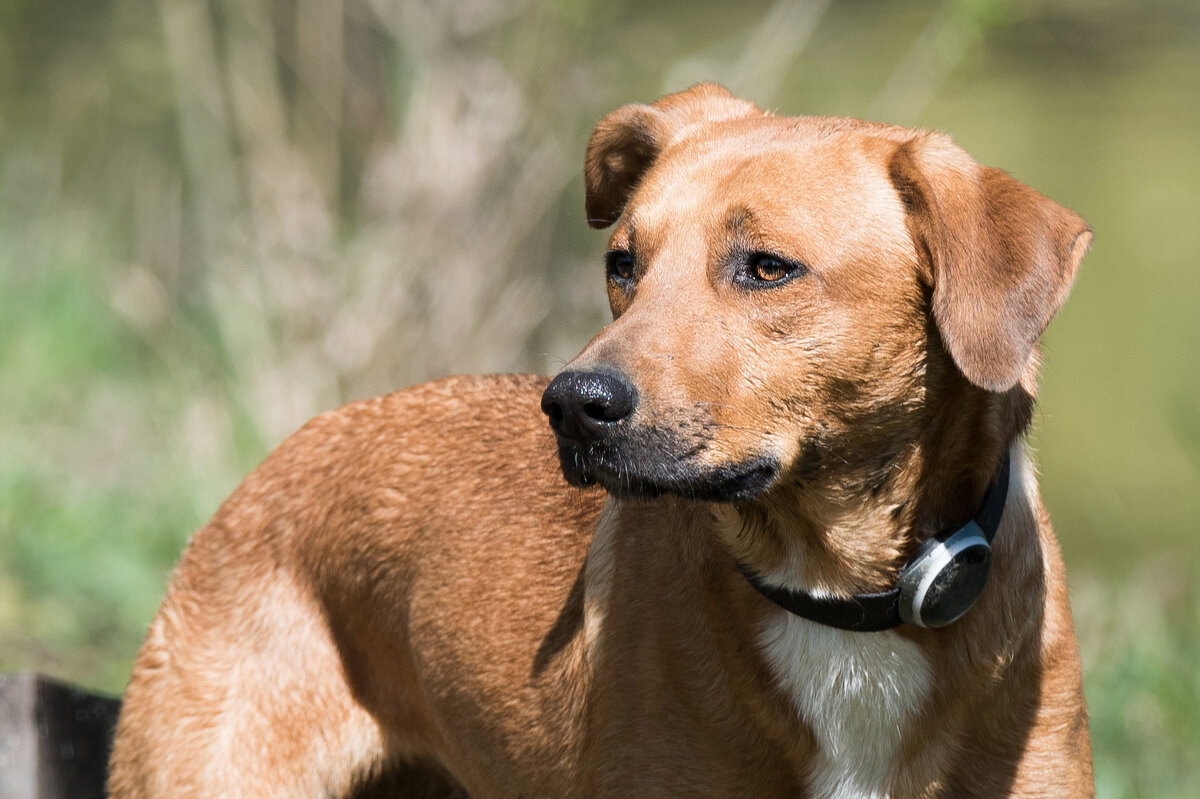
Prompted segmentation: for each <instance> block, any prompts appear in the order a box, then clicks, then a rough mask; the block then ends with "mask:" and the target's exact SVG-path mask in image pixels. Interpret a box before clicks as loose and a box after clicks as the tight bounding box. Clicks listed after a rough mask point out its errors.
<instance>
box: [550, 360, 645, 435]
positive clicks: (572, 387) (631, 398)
mask: <svg viewBox="0 0 1200 799" xmlns="http://www.w3.org/2000/svg"><path fill="white" fill-rule="evenodd" d="M636 403H637V399H636V392H635V391H634V389H633V386H631V385H630V384H629V381H628V380H626V379H625V378H624V377H623V376H621V375H620V374H617V373H612V372H563V373H562V374H560V375H559V376H558V377H556V378H554V379H553V380H552V381H550V385H548V386H546V391H545V393H543V394H542V412H543V413H544V414H546V416H548V417H550V427H551V428H553V429H554V432H555V433H557V434H558V435H560V436H562V437H563V438H569V439H572V440H574V441H579V442H581V443H588V442H592V441H598V440H599V439H601V438H603V437H604V436H605V435H607V434H608V433H609V431H611V430H612V429H613V428H614V427H615V426H616V424H617V422H619V421H621V420H622V419H624V418H625V417H627V416H629V414H631V413H633V408H634V406H635V405H636Z"/></svg>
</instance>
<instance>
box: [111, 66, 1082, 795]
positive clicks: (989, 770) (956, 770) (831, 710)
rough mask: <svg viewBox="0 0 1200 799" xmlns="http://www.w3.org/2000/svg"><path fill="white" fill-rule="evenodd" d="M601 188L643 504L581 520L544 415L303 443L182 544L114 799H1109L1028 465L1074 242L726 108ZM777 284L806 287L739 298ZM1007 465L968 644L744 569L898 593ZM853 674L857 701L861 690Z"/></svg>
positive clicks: (599, 153)
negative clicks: (778, 588) (775, 589)
mask: <svg viewBox="0 0 1200 799" xmlns="http://www.w3.org/2000/svg"><path fill="white" fill-rule="evenodd" d="M585 176H586V179H587V187H588V199H587V205H588V216H589V221H590V222H591V223H592V224H593V225H595V226H605V225H608V224H614V223H615V225H616V227H615V229H614V233H613V236H612V240H611V243H610V247H611V248H612V249H614V250H622V251H628V252H630V253H631V254H632V257H633V260H632V263H633V264H634V266H633V275H632V278H631V279H630V280H629V281H626V282H621V281H615V280H610V282H609V298H610V301H611V304H612V308H613V313H614V317H615V319H614V322H613V323H612V324H611V325H609V326H608V327H607V328H605V329H604V330H603V331H602V332H601V333H600V334H599V335H598V336H597V337H596V338H595V339H594V340H593V341H592V342H591V343H590V344H589V345H588V346H587V347H586V348H585V349H584V351H583V352H582V353H581V354H580V355H579V357H578V358H576V359H575V361H573V362H572V363H571V364H570V365H569V367H568V369H575V370H588V369H593V370H601V371H608V372H614V371H619V373H620V374H622V375H625V376H626V377H627V378H628V380H629V381H630V383H631V384H632V385H633V386H634V387H635V388H636V392H637V404H636V410H635V411H634V412H633V413H632V414H631V415H630V416H629V418H628V419H625V420H623V421H622V425H623V426H622V429H623V430H627V431H628V436H627V438H624V439H619V440H618V441H617V443H616V444H614V445H613V446H614V451H615V452H616V454H617V455H619V456H620V457H621V458H622V460H620V468H618V469H616V470H615V471H612V470H609V471H605V468H607V467H599V466H596V465H595V464H590V465H589V464H588V463H587V462H586V461H587V459H588V458H592V457H593V456H594V453H590V451H587V452H584V453H583V455H582V456H580V457H582V458H583V460H584V467H581V468H587V469H592V470H593V471H594V472H595V474H592V475H591V477H592V478H593V479H597V480H598V481H599V482H600V483H601V484H602V485H604V486H606V487H607V488H608V489H610V491H611V492H612V495H611V496H607V497H606V494H605V492H604V491H603V490H601V489H599V488H588V489H580V488H573V487H570V486H567V485H565V484H564V483H563V479H562V473H561V472H560V470H559V464H558V462H557V460H556V457H555V451H556V440H555V435H554V434H553V433H552V432H551V430H550V428H549V427H548V426H547V424H546V419H545V417H544V416H543V415H542V413H541V412H540V411H539V408H538V404H539V395H540V394H541V393H542V391H543V389H544V388H545V386H546V381H545V380H542V379H539V378H532V377H490V378H453V379H449V380H445V381H441V382H438V383H433V384H429V385H425V386H420V387H418V388H414V389H410V390H408V391H404V392H399V393H396V394H392V395H389V396H386V397H383V398H380V399H376V400H372V401H369V402H363V403H356V404H353V405H349V406H347V407H345V408H342V409H340V410H338V411H334V412H331V413H328V414H325V415H324V416H321V417H319V418H317V419H315V420H313V421H312V422H310V423H309V424H308V425H306V426H305V427H304V428H303V429H302V430H301V431H299V432H298V433H296V434H295V435H294V436H293V437H291V438H290V439H289V440H288V441H287V442H285V443H284V444H283V445H282V446H281V447H280V448H279V449H278V450H276V452H275V453H273V454H272V455H271V456H270V457H269V458H268V459H267V460H266V461H265V462H264V463H263V465H262V466H260V467H259V468H258V469H257V470H256V471H255V472H254V473H253V474H252V475H251V476H250V477H248V478H247V480H246V482H245V483H243V485H242V486H241V487H239V488H238V489H237V491H236V492H235V493H234V494H233V495H232V496H231V497H230V498H229V500H227V501H226V503H225V504H224V505H223V506H222V507H221V509H220V510H219V511H218V512H217V514H216V516H215V517H214V518H213V520H212V521H211V522H210V523H209V524H208V525H207V526H206V527H205V528H204V529H202V530H201V531H199V532H198V533H197V534H196V536H195V538H194V539H193V541H192V543H191V544H190V545H189V547H188V550H187V552H186V553H185V555H184V557H183V559H182V561H181V563H180V565H179V567H178V569H177V570H176V573H175V576H174V579H173V581H172V585H171V588H170V590H169V592H168V595H167V598H166V600H165V601H164V603H163V607H162V609H161V610H160V612H159V615H158V617H157V618H156V620H155V621H154V624H153V625H152V627H151V629H150V632H149V634H148V636H147V639H146V643H145V645H144V647H143V649H142V652H141V654H140V655H139V657H138V660H137V663H136V665H135V667H134V673H133V677H132V679H131V681H130V685H129V689H128V691H127V693H126V697H125V705H124V708H123V712H122V716H121V721H120V725H119V729H118V733H117V739H116V745H115V751H114V754H113V758H112V763H111V777H110V790H111V791H112V793H113V795H114V796H118V797H149V796H206V795H207V796H300V795H304V796H318V795H345V794H346V793H347V792H349V791H351V790H353V789H355V788H361V787H363V786H366V785H367V784H369V783H370V782H371V781H372V780H374V779H376V778H380V777H388V778H389V779H391V780H392V781H393V782H391V783H389V784H391V785H393V786H394V785H395V784H396V783H395V780H402V779H403V777H404V775H405V774H406V773H407V772H406V769H409V768H415V767H417V766H420V767H421V768H422V769H423V771H422V774H423V775H424V776H423V777H422V779H423V780H424V782H422V786H423V787H422V788H421V790H422V791H432V792H433V793H435V794H436V793H437V791H438V790H441V791H442V792H443V793H444V794H445V795H451V792H452V791H454V790H456V789H458V790H461V789H465V790H466V791H468V792H469V793H470V795H472V796H477V797H488V796H620V797H626V796H763V797H771V796H781V797H782V796H789V797H796V796H828V797H832V796H891V797H969V796H978V797H994V796H1030V797H1033V796H1046V797H1050V796H1054V797H1059V796H1072V797H1074V796H1089V795H1091V793H1092V776H1091V755H1090V747H1089V743H1088V732H1087V715H1086V711H1085V708H1084V701H1083V694H1082V687H1081V680H1080V668H1079V659H1078V653H1077V649H1076V644H1075V640H1074V635H1073V632H1072V626H1071V620H1070V613H1069V607H1068V603H1067V595H1066V587H1065V580H1064V576H1063V568H1062V563H1061V560H1060V557H1059V554H1058V548H1057V545H1056V543H1055V541H1054V537H1053V534H1052V533H1051V529H1050V524H1049V521H1048V518H1047V516H1046V512H1045V510H1044V508H1043V507H1042V505H1041V501H1040V499H1039V497H1038V495H1037V489H1036V483H1035V482H1034V478H1033V471H1032V466H1031V465H1030V464H1028V463H1027V459H1026V457H1025V456H1024V455H1023V454H1022V452H1021V450H1020V444H1019V438H1020V437H1021V435H1022V434H1023V432H1024V431H1025V429H1026V427H1027V426H1028V423H1029V419H1030V415H1031V412H1032V405H1033V401H1034V396H1035V377H1036V369H1037V363H1036V361H1037V354H1036V349H1035V348H1036V340H1037V338H1038V336H1039V335H1040V334H1041V332H1042V330H1043V329H1044V328H1045V326H1046V324H1048V323H1049V321H1050V318H1051V317H1052V316H1053V315H1054V312H1055V311H1056V310H1057V309H1058V307H1059V305H1060V304H1061V303H1062V302H1063V300H1064V299H1065V297H1066V294H1067V292H1068V290H1069V288H1070V284H1071V281H1072V279H1073V277H1074V274H1075V270H1076V269H1077V268H1078V265H1079V261H1080V260H1081V258H1082V257H1083V253H1084V251H1085V250H1086V247H1087V243H1088V241H1090V232H1089V231H1088V230H1087V227H1086V225H1085V224H1084V223H1083V222H1082V220H1080V219H1079V218H1078V217H1077V216H1076V215H1074V214H1073V213H1071V212H1070V211H1067V210H1066V209H1063V208H1061V207H1060V206H1058V205H1056V204H1054V203H1052V202H1051V201H1049V200H1047V199H1046V198H1044V197H1042V196H1041V195H1039V194H1037V193H1036V192H1034V191H1033V190H1031V189H1029V188H1027V187H1025V186H1022V185H1021V184H1019V183H1017V182H1016V181H1014V180H1012V179H1011V178H1009V177H1007V176H1006V175H1004V174H1003V173H1001V172H999V171H997V170H991V169H985V168H983V167H980V166H978V165H977V164H976V163H975V162H974V161H973V160H971V159H970V158H969V156H967V155H966V154H965V153H963V152H962V151H961V150H959V149H958V148H957V147H955V146H954V145H953V143H952V142H950V141H949V139H947V138H946V137H944V136H941V135H938V134H931V133H922V132H914V131H909V130H905V129H901V128H892V127H887V126H881V125H871V124H866V123H861V122H857V121H853V120H838V119H821V118H785V117H774V116H770V115H766V114H762V113H761V112H759V111H758V110H757V109H756V108H754V106H752V105H751V104H749V103H746V102H745V101H742V100H738V99H736V98H733V97H732V96H731V95H729V94H728V93H726V92H724V91H723V90H721V89H719V88H717V87H713V86H700V87H696V88H694V89H692V90H689V91H688V92H685V93H681V94H679V95H673V96H671V97H668V98H664V100H662V101H660V102H659V103H657V104H655V105H654V106H627V107H625V108H623V109H620V110H618V111H616V112H614V113H613V114H612V115H610V116H609V117H606V118H605V120H603V121H602V122H601V123H600V124H599V125H598V126H597V128H596V132H595V133H594V135H593V138H592V141H591V143H590V145H589V149H588V154H587V160H586V168H585ZM754 252H767V253H773V254H776V255H780V256H783V257H785V258H788V259H791V261H793V262H796V263H802V264H804V265H805V266H806V267H807V273H806V274H804V275H803V276H802V277H799V278H796V279H793V280H790V281H788V282H787V283H786V285H784V284H781V285H778V286H770V287H767V288H757V289H748V288H746V287H745V286H742V285H739V284H736V281H735V280H734V279H733V278H732V277H731V275H733V274H734V273H735V272H736V271H737V270H738V269H740V268H742V266H743V265H744V263H745V262H746V259H747V257H748V256H747V253H754ZM622 435H625V434H622ZM558 443H559V445H560V446H561V447H562V448H563V449H562V452H563V453H564V454H563V458H564V465H565V466H566V467H567V468H568V472H569V471H570V467H571V462H570V461H569V460H568V458H569V457H570V456H571V455H572V453H574V454H575V455H578V454H579V453H577V452H575V451H574V450H572V449H571V448H570V444H569V442H564V441H563V440H562V437H561V436H560V438H559V442H558ZM1014 447H1015V448H1016V449H1014V452H1015V453H1016V454H1015V463H1016V466H1015V467H1014V474H1015V475H1016V476H1015V477H1014V480H1013V483H1012V487H1011V488H1010V495H1009V501H1008V504H1007V506H1006V510H1005V516H1004V521H1003V523H1002V525H1001V529H1000V531H999V533H998V535H997V538H996V542H995V546H994V566H993V572H992V576H991V580H990V582H989V584H988V586H987V588H986V589H985V591H984V594H983V596H982V597H981V598H980V601H979V602H978V604H977V605H976V606H975V607H974V608H973V609H972V610H971V611H970V612H969V613H968V614H967V615H966V616H965V617H964V618H963V619H962V620H960V621H959V622H956V623H955V624H953V625H951V626H950V627H948V628H945V629H942V630H937V631H930V630H921V629H915V628H910V627H901V628H899V629H898V630H896V631H893V632H886V633H847V632H844V631H833V630H831V629H829V628H820V627H816V626H813V623H812V622H808V621H805V620H791V619H790V617H785V616H782V615H781V614H784V613H785V612H784V611H782V610H781V609H779V608H777V607H775V606H774V605H772V604H770V603H768V602H767V601H766V600H764V599H763V598H762V597H761V596H760V595H758V594H757V593H756V592H755V591H754V590H753V589H752V588H751V587H750V585H749V584H748V583H747V582H746V580H745V579H744V578H743V577H742V575H741V574H740V573H739V572H738V570H737V568H736V565H735V564H736V560H737V559H740V560H741V561H742V562H744V563H745V564H746V565H748V566H750V567H753V568H755V569H756V570H758V571H760V572H761V573H763V574H764V575H767V576H768V577H769V578H770V579H771V580H772V581H773V582H775V583H777V584H781V585H789V586H791V587H794V588H803V589H806V590H809V591H812V592H815V593H832V594H846V593H853V592H860V591H874V590H881V589H884V588H887V587H890V585H891V584H892V583H893V582H894V580H895V577H896V573H897V570H898V569H899V568H900V567H901V566H902V565H903V564H904V563H905V561H906V560H907V559H908V557H909V556H911V554H912V552H913V551H914V549H915V548H916V546H917V545H918V544H919V543H920V542H921V541H922V540H924V539H925V538H927V537H928V536H930V535H932V534H933V533H935V532H937V531H938V530H942V529H945V528H947V527H950V526H953V525H957V524H961V523H962V522H963V521H965V520H966V519H968V518H970V517H971V516H972V515H973V514H974V513H975V511H976V510H977V509H978V507H979V505H980V503H981V501H982V497H983V495H984V493H985V491H986V488H987V485H988V483H989V482H990V480H991V479H992V477H993V475H994V474H995V472H996V469H997V465H998V463H999V461H1000V459H1001V457H1002V455H1003V454H1004V453H1005V452H1006V451H1008V450H1009V449H1010V448H1014ZM755 459H758V460H757V461H756V460H755ZM755 462H761V463H770V464H773V465H774V466H773V469H774V470H773V471H771V473H770V474H771V476H770V483H769V485H768V486H765V487H764V488H763V489H762V490H760V491H757V492H756V493H754V494H753V496H748V497H744V498H741V499H739V500H738V501H737V502H725V501H720V498H719V497H717V498H716V499H713V498H712V497H708V498H707V500H706V501H701V500H697V499H689V498H688V496H687V495H688V494H689V493H690V492H691V490H692V488H690V487H695V486H700V485H704V484H705V483H704V481H705V480H709V479H710V478H711V476H712V475H714V474H717V475H721V474H727V473H729V470H730V469H736V468H737V467H739V466H740V465H744V464H747V463H755ZM577 465H578V464H577ZM722 470H724V471H722ZM662 475H669V477H662ZM721 479H724V478H721ZM764 479H765V478H764ZM672 480H674V481H675V482H671V481H672ZM654 481H658V482H657V483H654ZM664 481H665V482H664ZM576 482H580V480H576ZM719 482H720V481H718V483H719ZM651 483H653V484H655V485H658V486H659V487H660V488H661V489H662V495H661V496H657V497H650V496H648V495H646V494H647V492H646V491H645V490H642V489H638V488H637V486H639V485H641V486H645V485H650V484H651ZM696 490H699V489H696ZM650 493H658V491H654V492H650ZM772 636H774V637H772ZM864 636H867V637H870V636H877V637H874V638H866V637H864ZM788 653H791V654H788ZM797 658H799V659H797ZM843 658H844V659H845V661H844V662H845V663H846V664H847V666H846V668H859V669H863V670H865V673H861V674H860V673H857V672H856V673H854V674H849V673H848V674H846V675H844V677H845V679H844V680H843V675H842V670H841V669H842V667H841V666H840V665H839V664H840V663H842V662H843V661H842V660H841V659H843ZM797 664H800V665H797ZM804 664H807V665H804ZM825 672H828V674H827V675H826V676H827V677H828V678H831V679H834V680H836V681H837V682H838V685H839V686H841V687H839V688H837V689H836V690H834V691H829V690H825V689H822V688H821V686H820V685H818V684H816V683H815V682H814V680H816V679H817V674H818V673H825ZM873 697H878V698H877V699H875V698H873ZM876 701H878V702H884V703H891V704H889V705H888V710H887V712H888V713H890V714H891V715H889V716H887V718H895V719H897V720H898V721H897V722H896V724H894V725H892V724H891V723H890V722H889V723H888V724H884V725H882V726H880V725H878V724H874V723H873V718H872V714H871V709H872V707H873V705H872V702H876ZM881 712H882V709H881ZM814 720H817V721H814ZM818 721H819V723H818ZM893 727H894V728H893ZM855 730H858V731H859V732H857V733H856V732H854V731H855ZM855 736H857V737H855ZM846 741H852V742H857V744H858V745H857V747H852V748H851V749H850V750H846V751H842V750H838V752H834V750H833V749H831V747H839V746H844V745H845V742H846ZM839 758H842V759H844V761H845V770H844V772H842V771H839V768H840V766H839V763H841V762H842V761H841V760H839ZM430 774H432V775H433V776H432V777H429V775H430ZM430 779H432V780H433V783H434V784H433V786H432V787H430V784H428V781H429V780H430ZM439 784H440V788H439V787H438V785H439ZM456 786H457V787H456ZM401 795H405V794H404V793H403V790H401ZM422 795H425V794H422Z"/></svg>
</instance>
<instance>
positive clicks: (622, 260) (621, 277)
mask: <svg viewBox="0 0 1200 799" xmlns="http://www.w3.org/2000/svg"><path fill="white" fill-rule="evenodd" d="M604 262H605V266H606V267H607V271H608V277H609V279H610V280H615V281H616V282H618V283H628V282H629V281H631V280H633V254H632V253H630V252H629V251H628V250H609V251H608V252H606V253H605V254H604Z"/></svg>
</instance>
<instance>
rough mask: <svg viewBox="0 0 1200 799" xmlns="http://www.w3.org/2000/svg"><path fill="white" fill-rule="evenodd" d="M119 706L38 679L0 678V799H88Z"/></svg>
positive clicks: (95, 790) (98, 788)
mask: <svg viewBox="0 0 1200 799" xmlns="http://www.w3.org/2000/svg"><path fill="white" fill-rule="evenodd" d="M120 708H121V703H120V702H119V701H118V700H116V699H112V698H110V697H106V696H98V695H96V694H92V693H88V692H87V691H84V690H81V689H79V688H75V687H73V686H70V685H67V684H65V683H61V682H58V681H57V680H52V679H50V678H48V677H43V676H42V675H40V674H0V799H92V797H97V798H99V797H103V796H104V777H105V773H106V767H107V763H108V752H109V748H110V747H111V746H112V735H113V730H114V728H115V727H116V724H117V712H118V711H119V710H120Z"/></svg>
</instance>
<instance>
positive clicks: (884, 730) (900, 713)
mask: <svg viewBox="0 0 1200 799" xmlns="http://www.w3.org/2000/svg"><path fill="white" fill-rule="evenodd" d="M761 641H762V645H763V651H764V653H765V654H766V656H767V658H768V661H769V662H770V664H771V667H772V669H773V670H774V673H775V676H776V679H778V680H779V684H780V686H781V687H783V689H784V690H785V691H787V693H788V694H789V695H790V696H791V698H792V701H793V702H794V703H795V705H796V709H797V711H798V712H799V713H800V716H801V718H802V719H804V721H805V722H806V723H807V724H808V725H809V726H810V727H811V728H812V731H813V734H814V735H815V736H816V740H817V745H818V747H819V749H820V752H819V754H818V755H817V759H816V762H815V763H814V766H813V770H812V772H811V774H810V777H809V786H808V787H809V790H810V791H811V793H812V795H813V796H814V797H817V798H818V799H884V798H885V797H887V796H888V786H889V784H890V783H891V781H892V775H893V773H894V770H895V766H896V762H895V761H896V754H897V749H898V747H899V743H900V736H901V735H902V734H903V731H904V729H905V727H906V726H907V722H908V721H909V719H911V718H912V716H913V714H914V713H915V712H916V710H917V708H919V707H920V705H921V703H922V702H923V701H924V699H925V696H926V694H927V692H928V690H929V681H930V667H929V662H928V660H927V659H926V657H925V655H924V654H923V653H922V652H921V649H920V647H918V646H917V645H916V644H914V643H913V642H911V641H909V640H907V639H904V638H901V637H900V636H899V635H897V634H896V633H893V632H879V633H856V632H848V631H845V630H837V629H834V628H832V627H825V626H822V625H820V624H816V623H815V622H811V621H808V620H807V619H802V618H799V617H797V616H793V615H792V614H790V613H787V612H786V611H783V610H780V611H779V612H777V613H772V614H771V617H770V619H769V621H768V622H767V624H766V626H765V627H764V628H763V631H762V634H761Z"/></svg>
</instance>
